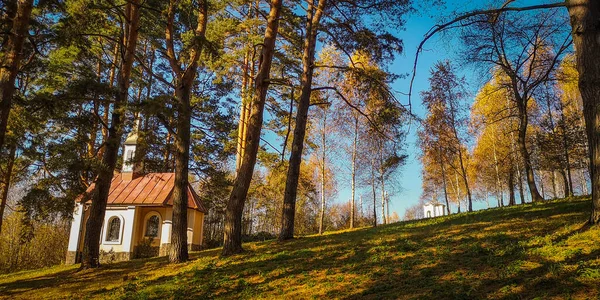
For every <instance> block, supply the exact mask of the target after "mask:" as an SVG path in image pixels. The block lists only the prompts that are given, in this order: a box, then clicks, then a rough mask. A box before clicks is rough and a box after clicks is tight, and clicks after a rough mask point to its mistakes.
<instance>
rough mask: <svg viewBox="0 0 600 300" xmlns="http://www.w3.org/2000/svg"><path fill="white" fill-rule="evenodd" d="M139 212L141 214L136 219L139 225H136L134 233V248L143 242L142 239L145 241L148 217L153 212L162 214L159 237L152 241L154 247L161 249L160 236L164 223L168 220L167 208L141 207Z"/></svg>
mask: <svg viewBox="0 0 600 300" xmlns="http://www.w3.org/2000/svg"><path fill="white" fill-rule="evenodd" d="M138 210H139V212H138V216H137V218H136V219H137V224H136V225H135V230H134V233H133V234H134V237H133V245H134V247H135V246H136V245H138V244H139V243H140V242H141V241H142V239H144V236H145V234H146V232H145V231H144V226H145V225H146V216H147V215H148V213H151V212H157V213H158V214H160V223H159V227H158V236H157V237H156V238H154V239H153V240H152V246H155V247H160V235H161V234H162V222H163V221H164V220H165V218H166V214H167V208H166V207H144V206H139V207H138Z"/></svg>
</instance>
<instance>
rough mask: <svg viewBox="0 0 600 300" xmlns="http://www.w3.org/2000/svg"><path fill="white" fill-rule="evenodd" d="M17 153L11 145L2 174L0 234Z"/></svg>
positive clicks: (13, 145)
mask: <svg viewBox="0 0 600 300" xmlns="http://www.w3.org/2000/svg"><path fill="white" fill-rule="evenodd" d="M16 153H17V144H15V143H13V144H12V145H11V146H10V154H9V155H8V164H7V165H6V170H5V173H4V180H2V195H1V197H2V198H0V233H2V220H3V219H4V210H5V209H6V202H7V201H8V191H9V190H10V184H11V179H12V173H13V166H14V165H15V158H16V156H15V155H16Z"/></svg>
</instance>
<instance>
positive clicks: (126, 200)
mask: <svg viewBox="0 0 600 300" xmlns="http://www.w3.org/2000/svg"><path fill="white" fill-rule="evenodd" d="M174 186H175V174H174V173H149V174H145V175H143V176H141V177H138V178H135V179H133V180H130V181H124V180H123V178H122V176H121V174H120V173H116V174H115V175H114V176H113V180H112V182H111V184H110V191H109V193H108V202H107V205H133V206H138V205H139V206H173V197H172V194H173V188H174ZM93 191H94V184H92V185H90V186H89V187H88V189H87V190H86V191H85V193H84V194H82V195H81V196H79V197H78V198H77V201H84V200H85V201H87V202H89V201H91V200H90V196H91V194H92V192H93ZM187 194H188V207H189V208H192V209H196V210H199V211H201V212H204V213H206V208H205V207H204V205H203V204H202V201H201V200H200V197H198V195H197V194H196V192H195V191H194V189H193V188H192V186H191V185H189V184H188V190H187Z"/></svg>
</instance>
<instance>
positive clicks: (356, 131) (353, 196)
mask: <svg viewBox="0 0 600 300" xmlns="http://www.w3.org/2000/svg"><path fill="white" fill-rule="evenodd" d="M357 145H358V117H356V116H354V141H353V142H352V198H351V200H350V201H351V202H350V228H354V215H355V210H356V209H355V208H356V205H355V202H354V198H355V194H356V150H357Z"/></svg>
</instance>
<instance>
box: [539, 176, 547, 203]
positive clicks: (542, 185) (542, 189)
mask: <svg viewBox="0 0 600 300" xmlns="http://www.w3.org/2000/svg"><path fill="white" fill-rule="evenodd" d="M539 173H540V189H541V191H542V198H546V192H545V191H544V173H543V172H542V171H541V170H540V171H539Z"/></svg>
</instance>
